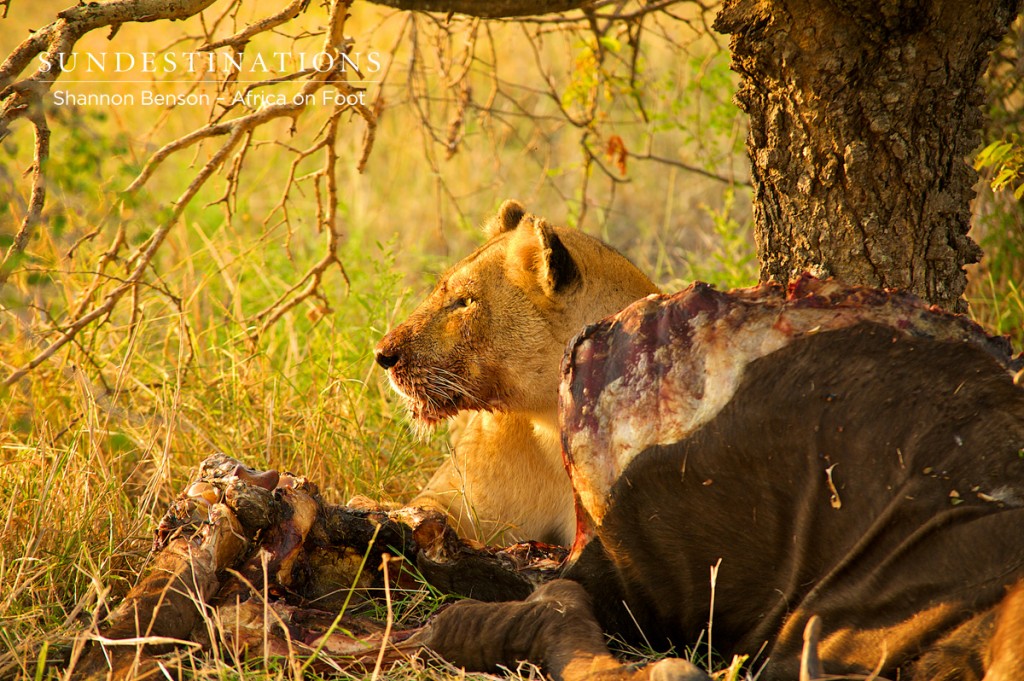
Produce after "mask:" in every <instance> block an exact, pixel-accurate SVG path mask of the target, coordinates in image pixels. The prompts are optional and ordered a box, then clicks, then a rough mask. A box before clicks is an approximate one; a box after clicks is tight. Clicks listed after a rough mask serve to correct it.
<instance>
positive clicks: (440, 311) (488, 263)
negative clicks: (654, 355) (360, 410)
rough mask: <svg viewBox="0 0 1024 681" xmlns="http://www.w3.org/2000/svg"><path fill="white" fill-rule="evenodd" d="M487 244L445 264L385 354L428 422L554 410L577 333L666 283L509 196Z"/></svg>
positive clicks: (399, 385)
mask: <svg viewBox="0 0 1024 681" xmlns="http://www.w3.org/2000/svg"><path fill="white" fill-rule="evenodd" d="M486 232H487V235H488V236H489V237H490V238H489V240H488V241H487V243H485V244H484V245H483V246H481V247H480V248H478V249H477V250H476V251H475V252H474V253H473V254H472V255H470V256H469V257H468V258H466V259H465V260H463V261H462V262H460V263H458V264H457V265H455V266H454V267H453V268H451V269H450V270H448V271H447V272H446V273H444V274H443V275H442V276H441V278H440V281H439V282H438V283H437V286H436V287H435V288H434V290H433V292H432V293H431V294H430V295H429V296H428V297H427V299H426V300H425V301H423V303H421V304H420V306H419V307H418V308H416V310H415V311H414V312H413V313H412V315H410V317H409V319H407V320H406V321H405V322H404V323H403V324H401V325H400V326H398V327H396V328H395V329H393V330H392V331H391V332H390V333H388V334H387V335H386V336H384V338H383V339H382V340H381V341H380V343H378V344H377V347H376V349H375V352H376V360H377V363H378V364H379V365H380V366H382V367H383V368H385V369H387V370H388V376H389V378H390V380H391V385H392V386H393V387H394V389H395V390H396V391H397V392H398V393H399V394H400V395H401V396H402V397H403V398H404V399H405V400H406V402H408V404H409V406H410V408H411V410H412V413H413V417H414V418H415V419H416V420H417V421H419V422H420V423H423V424H425V425H428V426H429V425H434V424H436V423H437V422H439V421H441V420H443V419H445V418H448V417H450V416H454V415H455V414H456V413H458V412H459V411H461V410H464V409H482V410H489V411H520V412H537V413H552V412H554V410H555V409H556V408H557V390H558V381H559V370H558V369H559V363H560V362H561V359H562V353H563V351H564V349H565V345H566V343H567V342H568V341H569V339H570V338H571V337H572V336H573V335H574V334H575V333H576V332H578V331H579V330H580V329H582V328H583V326H585V325H586V324H588V323H591V322H595V321H597V320H598V319H601V318H602V317H605V316H607V315H609V314H611V313H613V312H616V311H618V310H619V309H621V308H622V307H624V306H626V305H627V304H629V303H630V302H632V301H634V300H636V299H638V298H641V297H643V296H645V295H647V294H649V293H656V292H657V287H655V286H654V284H652V283H651V281H650V280H649V279H648V278H647V277H645V276H644V275H643V274H642V273H641V272H640V271H639V270H638V269H637V268H636V267H634V266H633V264H632V263H630V262H629V261H628V260H626V258H624V257H623V256H622V255H620V254H619V253H618V252H616V251H615V250H613V249H612V248H610V247H608V246H607V245H605V244H604V243H602V242H601V241H599V240H597V239H594V238H593V237H589V236H587V235H585V234H583V233H582V232H579V231H577V230H574V229H568V228H562V227H552V226H550V225H549V224H548V223H547V222H546V221H545V220H544V219H543V218H539V217H536V216H533V215H528V214H527V213H526V211H525V209H524V208H523V206H522V205H520V204H519V203H518V202H516V201H506V202H505V203H504V204H502V206H501V209H500V210H499V212H498V215H497V217H495V218H494V219H492V220H491V221H490V222H489V223H488V225H487V228H486Z"/></svg>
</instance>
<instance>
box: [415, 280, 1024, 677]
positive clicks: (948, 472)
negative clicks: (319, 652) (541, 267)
mask: <svg viewBox="0 0 1024 681" xmlns="http://www.w3.org/2000/svg"><path fill="white" fill-rule="evenodd" d="M1020 371H1021V359H1020V358H1019V357H1018V358H1017V359H1013V358H1011V356H1010V350H1009V346H1008V344H1006V342H1005V341H1004V340H1002V339H994V338H991V337H988V336H987V335H985V334H984V332H983V331H981V330H980V328H979V327H977V326H976V325H974V324H972V323H971V322H969V321H968V320H966V319H965V318H962V317H957V316H954V315H950V314H947V313H944V312H941V311H939V310H936V309H930V308H928V307H927V306H925V305H924V304H922V303H921V302H920V301H918V300H917V299H915V298H913V297H911V296H907V295H902V294H898V293H892V292H885V291H877V290H872V289H863V288H847V287H843V286H841V285H838V284H835V283H831V282H818V281H815V280H811V279H803V280H801V281H800V282H798V283H797V284H795V285H794V286H793V287H792V288H791V289H790V290H789V292H788V294H787V292H785V291H783V290H782V289H781V288H779V287H774V286H763V287H758V288H756V289H749V290H744V291H734V292H731V293H728V294H726V293H719V292H717V291H713V290H711V289H709V288H707V287H705V286H700V285H696V286H694V287H692V288H691V289H689V290H687V291H685V292H683V293H680V294H678V295H677V296H673V297H649V298H647V299H645V300H643V301H639V302H638V303H636V304H635V305H633V306H631V307H630V308H627V309H626V310H624V311H623V312H621V313H619V314H618V315H616V316H615V317H613V318H610V319H609V320H606V321H605V322H601V323H600V324H598V325H594V326H592V327H589V328H588V329H587V330H586V331H585V332H584V333H582V334H581V336H580V338H578V339H577V340H576V341H575V342H574V343H573V345H572V346H571V349H570V353H569V354H568V355H567V361H566V364H565V369H564V372H565V380H564V381H563V384H562V389H561V398H562V413H561V419H562V429H563V442H564V445H565V453H566V465H567V468H568V470H569V472H570V475H571V477H572V480H573V487H574V489H575V491H576V494H577V514H578V517H579V531H578V534H577V539H576V545H575V547H574V550H573V555H572V557H571V558H570V565H569V567H568V568H567V570H566V572H565V573H564V575H565V576H566V577H567V578H569V579H571V580H574V581H576V582H577V583H579V584H581V585H582V586H583V587H584V590H585V592H586V593H588V594H589V595H590V597H591V599H592V600H593V608H594V611H595V615H596V617H597V620H598V622H599V624H600V627H601V629H602V630H604V631H606V632H611V633H615V634H618V635H621V636H624V637H626V638H627V639H632V640H649V641H651V642H652V643H653V644H654V645H655V647H659V646H661V645H666V646H667V645H668V644H670V643H671V644H673V645H675V646H677V647H678V648H682V647H684V646H687V645H693V644H694V643H695V642H696V641H697V639H698V637H699V636H700V634H701V632H702V631H703V630H707V628H708V622H709V618H710V617H709V611H710V608H711V602H712V585H711V568H712V567H713V566H715V565H719V568H718V572H717V582H716V585H715V589H714V612H713V633H712V637H713V640H712V643H713V645H714V647H715V648H716V649H717V650H718V651H720V652H721V653H723V654H725V655H726V656H731V655H732V654H742V655H749V656H751V658H752V660H754V661H753V662H752V667H753V668H755V669H757V668H760V667H761V666H762V665H763V666H764V668H763V671H762V673H761V675H760V676H759V679H761V680H762V681H772V680H778V679H796V678H797V676H798V675H800V676H801V678H802V679H805V678H818V676H819V674H821V675H824V676H823V677H822V678H839V677H835V676H831V677H830V676H829V675H836V674H842V675H853V678H864V675H868V674H870V673H871V672H872V671H873V670H875V669H876V668H878V669H880V670H881V674H882V676H883V677H888V678H894V679H895V678H898V679H901V680H907V679H914V680H921V681H923V680H924V679H929V680H931V679H948V680H950V681H952V680H958V681H969V680H974V679H980V678H982V677H983V676H984V675H985V674H986V671H987V673H988V676H985V679H986V681H1011V680H1013V679H1021V678H1024V586H1019V585H1018V583H1020V584H1024V582H1020V580H1021V578H1022V577H1024V389H1022V388H1021V387H1020V386H1019V385H1016V384H1015V383H1014V377H1015V375H1016V378H1017V379H1018V380H1019V379H1020V377H1021V375H1022V374H1021V373H1020ZM558 584H559V583H558V582H555V583H552V585H549V586H548V587H545V589H549V588H552V589H553V588H562V587H561V586H557V585H558ZM541 600H543V598H541ZM530 603H531V602H530V601H527V602H526V603H525V604H524V603H514V604H502V605H482V604H474V603H469V604H465V605H461V604H460V605H456V606H455V607H453V608H452V609H451V610H449V611H447V612H446V613H445V616H444V619H442V620H441V621H439V622H438V623H437V625H438V626H437V628H436V629H435V631H434V632H433V634H432V638H433V639H434V640H431V641H428V644H429V645H431V646H433V645H434V641H435V640H436V641H439V642H442V643H441V644H440V645H439V646H438V649H439V651H440V652H441V653H442V654H444V655H445V656H450V657H451V659H457V660H461V661H466V662H472V665H473V666H474V667H477V668H494V666H495V665H496V664H509V663H510V662H512V661H513V660H514V659H515V658H518V657H520V656H530V655H533V654H537V655H539V660H540V661H545V660H546V661H548V662H549V664H550V663H551V661H552V656H551V654H550V651H548V649H547V648H545V646H546V645H547V643H545V641H547V640H548V639H547V638H546V637H548V636H550V635H551V633H550V632H551V631H552V630H558V631H559V632H561V634H562V635H561V637H560V639H559V640H558V642H557V644H556V647H557V649H558V650H559V651H560V653H559V654H564V651H569V653H568V657H569V659H570V660H571V659H572V656H573V653H572V651H573V650H574V646H575V647H578V648H579V650H580V651H582V652H581V653H580V655H579V656H580V657H581V658H582V659H584V660H587V659H597V658H599V657H600V655H599V652H597V651H595V649H594V648H593V644H592V639H591V638H588V637H589V634H588V635H587V636H584V637H582V638H581V639H580V641H581V642H574V641H573V640H570V639H573V636H572V635H570V634H568V633H566V632H567V631H571V629H572V628H571V627H566V628H564V629H563V628H560V627H559V626H558V622H559V620H558V616H559V615H558V614H557V613H558V612H559V609H558V608H555V609H554V612H553V610H552V608H550V607H539V606H537V605H528V604H530ZM524 607H526V608H532V609H531V610H529V611H527V610H521V608H524ZM571 610H572V612H574V613H576V616H577V620H574V622H575V623H574V624H573V627H582V626H583V625H581V624H579V622H578V619H579V618H582V617H583V616H584V615H583V612H584V611H585V610H586V608H583V607H582V606H579V607H576V606H574V607H573V608H571ZM525 612H530V613H532V614H529V615H525V616H523V613H525ZM513 616H515V617H518V619H516V620H515V621H516V624H515V625H514V627H513V626H512V625H509V624H508V622H509V621H510V619H509V618H510V617H513ZM812 616H813V617H814V619H813V620H811V618H812ZM819 618H820V619H819ZM809 621H813V622H814V625H813V626H811V627H808V629H807V632H808V638H809V640H811V641H812V642H813V641H815V640H819V639H818V637H819V636H820V643H819V644H817V645H809V646H807V647H806V648H805V646H804V644H803V638H802V635H803V634H804V632H805V625H806V624H807V623H808V622H809ZM456 622H459V624H458V627H459V628H460V629H459V631H462V632H463V633H465V632H487V635H486V636H476V637H470V638H468V639H461V640H458V641H457V640H455V638H454V637H452V636H449V635H446V634H445V631H444V630H445V629H446V628H448V627H455V626H456V625H455V623H456ZM819 626H820V632H819V630H818V627H819ZM452 631H454V629H452ZM531 637H533V638H531ZM534 638H535V639H536V642H534V643H532V644H531V646H532V647H524V646H523V644H522V641H526V640H534ZM516 642H518V643H516ZM469 650H471V651H472V652H467V651H469ZM802 652H804V653H805V655H806V656H807V658H808V660H807V662H806V663H805V664H804V665H803V667H802V668H801V663H800V659H801V653H802ZM819 656H820V659H817V658H818V657H819ZM601 659H603V658H601ZM576 670H577V668H574V666H573V665H572V664H571V663H567V662H565V661H564V660H563V661H560V662H558V663H557V664H553V665H551V668H550V671H551V672H552V673H554V675H555V676H556V677H557V676H563V677H565V678H585V677H586V676H587V674H586V673H583V674H577V673H576ZM817 670H821V671H820V672H818V671H817ZM677 671H679V672H680V673H679V675H678V676H675V673H676V672H677ZM690 671H691V670H689V669H682V668H680V669H678V670H677V669H671V668H669V667H667V666H663V667H660V668H659V667H653V668H651V669H650V670H643V671H641V672H633V671H631V670H629V669H627V668H620V669H619V670H618V672H614V671H612V670H607V671H604V672H602V673H603V674H608V675H611V676H613V677H614V678H631V677H632V675H634V674H638V675H641V676H644V675H648V677H649V678H652V679H653V678H684V677H685V675H686V674H689V673H690ZM616 674H617V676H616ZM843 678H845V676H844V677H843Z"/></svg>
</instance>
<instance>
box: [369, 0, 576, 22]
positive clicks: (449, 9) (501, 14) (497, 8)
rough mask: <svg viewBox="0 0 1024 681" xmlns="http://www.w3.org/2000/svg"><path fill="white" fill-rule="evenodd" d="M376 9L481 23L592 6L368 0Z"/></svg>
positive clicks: (549, 1) (539, 0)
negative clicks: (434, 14) (462, 16)
mask: <svg viewBox="0 0 1024 681" xmlns="http://www.w3.org/2000/svg"><path fill="white" fill-rule="evenodd" d="M371 1H372V2H373V3H374V4H376V5H384V6H385V7H393V8H395V9H401V10H407V11H412V12H437V13H440V14H465V15H467V16H471V17H479V18H481V19H503V18H511V17H525V16H532V15H537V14H555V13H559V12H568V11H570V10H574V9H580V8H581V7H585V6H587V5H590V4H593V3H590V2H587V0H488V1H487V2H479V0H449V1H447V2H446V1H445V0H371Z"/></svg>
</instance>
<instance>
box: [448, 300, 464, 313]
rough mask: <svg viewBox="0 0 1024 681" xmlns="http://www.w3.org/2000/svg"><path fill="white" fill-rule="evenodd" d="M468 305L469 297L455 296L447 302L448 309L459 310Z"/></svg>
mask: <svg viewBox="0 0 1024 681" xmlns="http://www.w3.org/2000/svg"><path fill="white" fill-rule="evenodd" d="M468 306H469V298H456V299H455V300H453V301H452V302H450V303H449V304H448V309H449V310H459V309H461V308H464V307H468Z"/></svg>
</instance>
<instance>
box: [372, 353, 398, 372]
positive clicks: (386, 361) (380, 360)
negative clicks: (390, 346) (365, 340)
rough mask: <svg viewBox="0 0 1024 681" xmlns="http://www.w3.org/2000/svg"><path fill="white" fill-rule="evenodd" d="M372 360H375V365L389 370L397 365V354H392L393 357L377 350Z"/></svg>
mask: <svg viewBox="0 0 1024 681" xmlns="http://www.w3.org/2000/svg"><path fill="white" fill-rule="evenodd" d="M374 359H376V360H377V364H379V365H381V366H382V367H383V368H385V369H390V368H391V367H393V366H395V365H396V364H398V354H397V353H396V354H394V355H389V354H387V353H386V352H384V351H383V350H377V351H376V352H375V353H374Z"/></svg>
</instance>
